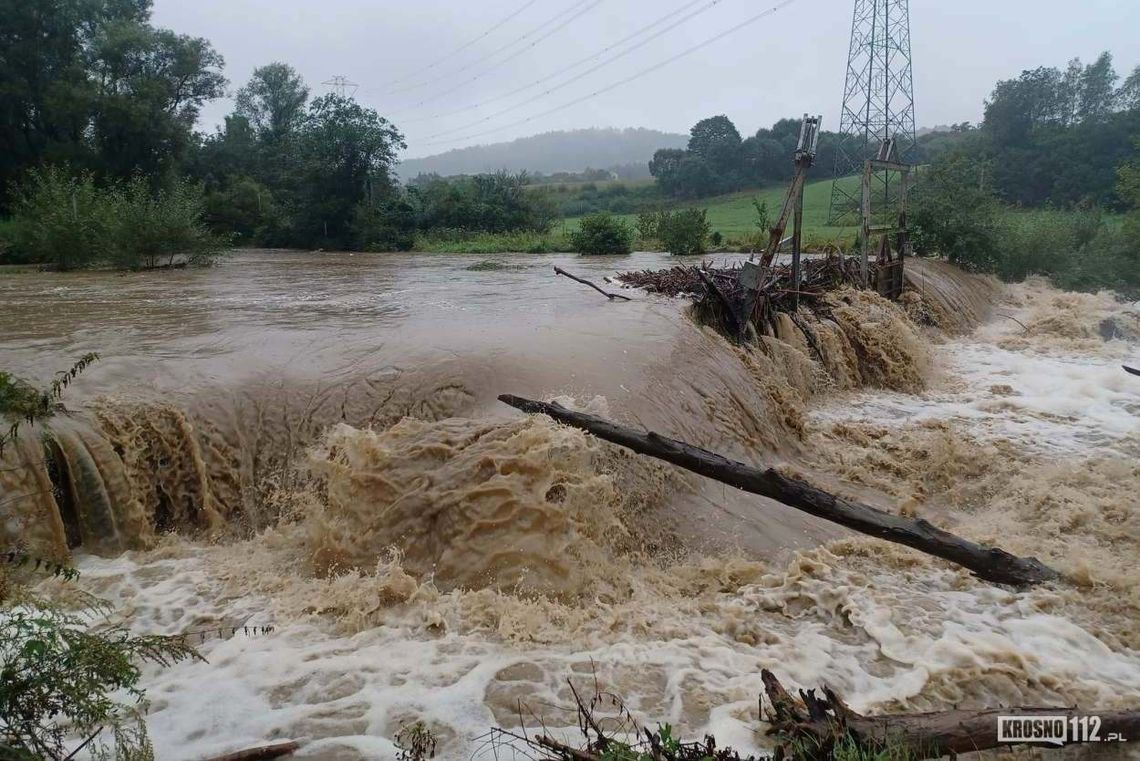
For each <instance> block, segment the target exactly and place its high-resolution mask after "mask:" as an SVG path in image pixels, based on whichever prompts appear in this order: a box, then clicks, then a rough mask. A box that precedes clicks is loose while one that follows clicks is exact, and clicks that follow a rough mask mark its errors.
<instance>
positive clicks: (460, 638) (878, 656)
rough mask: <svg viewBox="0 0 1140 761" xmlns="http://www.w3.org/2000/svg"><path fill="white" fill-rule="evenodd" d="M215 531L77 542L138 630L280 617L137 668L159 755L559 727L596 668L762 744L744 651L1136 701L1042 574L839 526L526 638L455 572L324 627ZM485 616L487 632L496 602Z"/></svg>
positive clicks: (919, 691)
mask: <svg viewBox="0 0 1140 761" xmlns="http://www.w3.org/2000/svg"><path fill="white" fill-rule="evenodd" d="M236 551H238V552H243V551H248V552H249V553H250V554H254V555H256V554H258V553H263V548H261V547H258V546H255V545H254V544H253V543H250V544H248V545H246V546H245V548H244V549H243V548H242V547H240V546H239V547H238V548H237V550H236ZM233 552H234V548H232V547H231V548H212V547H207V546H194V545H189V544H183V545H180V546H179V547H178V548H177V549H172V550H170V551H167V552H165V553H163V554H165V555H166V557H165V558H162V557H155V556H154V555H151V556H147V555H137V554H128V555H124V556H122V557H120V558H117V559H114V560H102V559H98V558H94V557H84V558H82V559H81V560H80V563H79V566H80V568H81V569H82V571H83V578H84V583H85V585H86V586H87V587H88V588H91V589H94V590H96V591H98V592H99V593H100V594H101V595H102V596H104V597H105V598H107V599H109V600H111V601H112V602H113V603H114V604H115V607H116V615H117V616H119V617H122V618H123V619H124V620H125V621H127V622H129V625H130V626H132V627H133V628H135V629H137V630H139V631H150V632H156V631H157V632H166V633H178V632H184V631H188V630H198V629H203V628H208V627H211V626H214V627H216V626H218V625H221V626H222V627H224V628H225V629H227V630H228V629H229V628H231V627H235V626H236V627H240V626H243V625H267V624H272V625H274V626H275V627H276V628H275V630H274V631H273V632H272V633H271V634H268V635H263V636H244V635H243V634H242V633H240V632H239V633H238V634H237V635H236V636H229V632H228V631H227V632H225V636H223V637H222V638H217V637H214V638H210V639H207V640H206V642H205V643H204V644H203V645H202V647H201V652H202V654H203V655H204V656H205V657H206V658H207V660H208V663H200V662H193V663H183V664H180V665H177V666H175V667H173V668H169V669H165V670H157V669H149V670H148V672H147V679H146V682H147V688H148V697H149V699H150V700H151V701H152V707H151V709H150V712H149V715H148V725H149V728H150V733H151V737H152V739H153V741H154V744H155V747H156V750H157V754H158V757H160V758H163V759H174V760H175V761H177V760H179V759H187V760H191V759H198V758H203V757H207V756H210V755H211V754H216V753H222V752H226V751H231V750H234V749H238V748H242V747H248V746H254V745H258V744H264V743H266V742H272V741H279V740H285V739H296V740H300V741H302V742H303V743H304V746H303V750H302V752H301V754H300V756H301V757H319V758H394V757H395V754H396V752H397V749H396V747H395V746H394V744H393V738H394V737H395V733H396V732H397V731H398V729H399V728H400V726H401V725H402V724H405V723H408V722H411V721H415V720H420V721H423V722H425V723H426V724H427V725H428V726H429V727H431V728H433V730H434V731H435V732H436V734H437V736H438V737H439V738H440V741H441V742H440V747H439V754H438V757H440V758H444V759H460V758H470V757H472V756H473V755H477V754H479V753H480V752H481V751H482V752H488V753H489V750H488V749H487V748H486V747H485V746H484V742H485V736H486V734H487V731H488V730H489V728H491V727H492V726H496V725H500V726H507V727H513V726H517V725H518V721H517V714H516V712H517V710H518V708H517V703H516V701H518V700H521V701H522V702H523V705H524V706H526V708H524V711H527V714H526V716H527V723H528V724H529V725H530V726H531V728H534V727H535V726H536V725H537V724H538V717H541V718H542V719H543V720H545V721H546V722H547V724H548V727H550V728H552V729H553V730H554V731H555V732H556V733H557V734H559V735H561V736H564V737H565V738H566V739H568V740H573V739H574V738H575V731H574V720H573V714H572V713H571V712H570V709H571V708H572V706H573V703H572V701H571V696H570V694H569V692H568V690H567V688H566V686H565V680H566V679H567V677H573V678H574V679H575V680H576V682H577V684H578V685H579V687H580V688H584V689H587V690H588V689H590V688H592V682H593V680H594V679H595V678H597V679H598V680H599V682H600V685H601V686H602V687H603V688H605V689H609V690H613V691H614V692H616V693H618V694H620V695H621V696H622V697H623V698H624V699H625V700H626V701H628V704H629V706H630V708H631V709H632V710H633V713H634V715H635V716H636V717H637V718H638V719H639V720H640V721H642V722H643V723H644V724H645V725H647V726H650V727H652V726H654V724H655V722H658V721H660V722H670V723H672V724H674V725H675V726H677V727H679V730H680V731H681V732H682V733H683V734H684V735H685V736H686V737H700V736H702V735H703V733H705V732H708V733H711V734H713V735H714V736H716V737H717V738H718V739H719V741H720V742H721V744H722V745H726V744H727V745H732V746H734V747H736V748H737V749H739V750H742V751H747V752H761V751H763V749H764V745H765V738H764V735H763V734H762V731H763V729H764V725H763V724H761V723H759V722H758V717H757V709H756V705H757V696H758V695H759V694H760V693H761V691H762V684H761V681H760V670H761V669H762V668H770V669H774V670H776V671H777V672H778V673H779V675H780V677H781V679H783V680H784V681H785V683H786V684H788V685H789V686H793V685H794V686H802V687H817V686H820V685H822V684H827V685H830V686H832V687H833V688H835V689H837V690H838V691H839V692H840V694H843V695H844V696H846V698H847V699H848V700H849V702H850V703H851V704H852V706H853V707H854V708H855V709H856V710H874V709H882V708H883V707H890V706H896V707H914V708H919V709H922V708H929V707H931V706H944V705H947V704H950V703H962V704H964V705H970V704H979V705H981V704H993V703H1005V704H1016V703H1025V702H1031V703H1032V702H1043V703H1053V704H1058V705H1061V704H1069V703H1071V702H1073V701H1077V700H1079V701H1080V702H1081V703H1082V704H1084V705H1094V704H1095V705H1101V706H1108V705H1117V704H1120V703H1127V702H1129V701H1132V702H1133V703H1134V702H1135V701H1136V700H1140V653H1136V652H1133V651H1128V650H1125V651H1114V650H1112V649H1111V648H1109V647H1108V646H1106V645H1105V644H1104V643H1103V642H1101V641H1100V640H1098V639H1097V638H1095V637H1094V636H1092V635H1091V634H1090V633H1089V632H1088V631H1086V630H1085V629H1083V628H1081V627H1080V626H1078V625H1077V624H1075V623H1073V622H1071V621H1069V620H1066V619H1065V618H1063V617H1061V616H1058V615H1052V614H1050V613H1048V612H1044V611H1045V610H1047V609H1048V608H1049V606H1050V604H1051V601H1050V596H1051V593H1049V592H1033V593H1027V594H1013V593H1010V592H1007V591H1003V590H1000V589H994V588H991V587H986V586H981V585H974V584H972V583H970V582H966V581H965V577H964V574H962V573H960V572H955V571H950V570H938V569H932V568H930V567H928V566H926V565H923V564H922V563H921V562H920V561H918V560H916V559H915V558H911V560H912V561H913V562H916V563H919V564H918V565H917V566H915V568H914V569H913V572H911V571H900V570H897V569H894V568H892V567H891V566H892V563H890V562H884V560H888V561H889V560H890V559H891V558H892V557H894V555H893V554H892V553H893V550H891V551H890V552H888V553H887V555H886V556H884V557H876V558H872V559H870V560H868V561H866V562H864V559H862V558H861V557H860V553H861V551H859V550H858V546H857V545H856V549H855V551H854V554H852V555H849V556H846V557H837V556H835V555H832V554H831V553H829V552H827V551H826V550H817V551H813V552H811V553H807V554H806V555H803V556H800V557H798V558H797V559H796V560H795V561H793V562H792V564H791V565H790V566H789V567H787V568H786V569H781V571H780V572H779V573H775V574H771V575H767V576H765V577H763V578H761V579H759V580H757V581H755V582H754V583H749V584H744V585H741V586H739V587H738V588H735V589H733V590H732V591H730V592H720V591H709V590H706V591H704V592H702V593H700V594H699V595H698V596H697V598H696V599H694V600H691V601H685V600H673V599H666V598H661V599H645V600H641V601H639V602H637V603H630V604H629V608H628V615H627V614H625V613H623V612H622V611H620V610H618V611H616V614H614V615H611V613H614V612H613V611H606V610H605V609H604V606H603V605H602V604H600V603H595V605H597V606H598V610H597V618H596V620H595V621H593V622H586V623H581V622H580V623H579V625H578V626H576V627H567V628H566V630H565V632H564V638H558V637H554V638H549V637H548V635H543V636H547V638H548V641H542V642H534V641H526V640H525V638H523V639H522V640H520V639H518V638H517V637H516V638H508V637H504V636H496V632H495V629H494V623H492V624H491V626H488V624H487V622H486V621H483V620H481V619H478V617H477V616H476V615H475V613H474V610H475V609H474V605H473V602H478V600H474V601H473V600H472V597H471V596H472V595H474V596H475V597H476V598H478V597H479V595H480V593H460V592H454V593H450V594H448V595H444V596H442V597H438V598H436V599H434V600H432V599H429V598H430V596H429V598H425V599H422V600H419V601H416V600H413V601H412V602H411V603H409V604H406V605H397V606H393V607H392V608H391V609H388V610H386V611H384V612H383V613H382V614H381V618H383V619H384V623H382V624H379V625H376V626H370V627H366V628H364V629H363V630H361V631H358V632H356V633H345V632H338V630H337V628H336V627H335V626H333V624H332V623H331V620H330V618H328V617H326V616H322V615H319V614H316V613H312V614H308V613H306V612H305V611H294V612H292V613H291V614H285V613H283V612H282V611H281V610H280V606H275V605H274V604H273V603H272V601H271V599H270V598H269V597H267V596H264V595H261V594H259V593H256V592H252V593H250V594H234V591H233V589H232V582H233V579H229V578H227V571H226V567H227V564H228V563H229V562H230V559H231V558H232V557H233V554H232V553H233ZM902 552H904V553H905V552H906V551H902ZM265 557H267V558H269V557H271V555H265ZM904 565H905V563H904ZM270 572H271V571H267V573H270ZM298 583H300V582H299V581H298ZM484 594H485V593H484ZM362 596H366V595H362ZM324 613H328V611H324ZM500 615H501V616H502V617H501V618H500V619H499V620H498V628H499V632H500V634H501V633H502V631H504V630H505V629H506V628H507V627H509V625H510V623H509V622H507V621H506V620H505V617H506V615H507V614H505V613H502V612H500ZM517 615H519V616H520V620H521V617H522V615H523V614H522V613H521V612H520V613H517ZM514 623H515V624H517V623H518V622H517V621H516V622H514ZM595 675H596V676H595ZM530 712H533V714H531V713H530Z"/></svg>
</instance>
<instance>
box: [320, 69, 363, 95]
mask: <svg viewBox="0 0 1140 761" xmlns="http://www.w3.org/2000/svg"><path fill="white" fill-rule="evenodd" d="M321 84H322V85H327V86H328V88H329V89H330V90H332V91H333V92H335V93H336V94H337V95H339V96H340V97H342V98H343V97H345V95H348V96H349V97H352V96H353V95H356V90H357V88H359V87H360V85H358V84H356V83H355V82H350V81H348V77H346V76H343V75H341V74H337V75H336V76H335V77H333V78H332V79H326V80H325V81H324V82H321ZM350 87H351V88H352V92H351V93H350V92H348V88H350Z"/></svg>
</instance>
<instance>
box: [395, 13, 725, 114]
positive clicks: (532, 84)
mask: <svg viewBox="0 0 1140 761" xmlns="http://www.w3.org/2000/svg"><path fill="white" fill-rule="evenodd" d="M719 1H720V0H711V1H709V2H706V0H690V2H687V3H685V4H684V5H682V6H681V7H680V8H677V9H676V10H673V11H670V12H669V13H667V14H665V15H664V16H662V17H661V18H659V19H657V20H656V21H654V22H652V23H650V24H646V25H645V26H643V27H641V28H640V29H638V30H637V31H635V32H633V33H631V34H628V35H626V36H625V37H622V38H621V39H620V40H618V41H617V42H613V43H610V44H609V45H607V46H606V47H604V48H602V49H601V50H599V51H597V52H594V53H591V54H590V55H588V56H586V57H584V58H580V59H578V60H577V61H575V62H574V63H572V64H570V65H568V66H564V67H563V68H561V69H558V70H557V71H555V72H553V73H551V74H548V75H546V76H545V77H541V78H539V79H536V80H534V81H533V82H528V83H527V84H525V85H523V86H521V87H517V88H515V89H514V90H511V91H510V92H507V93H503V94H502V95H497V96H495V97H494V98H490V99H488V100H484V101H482V102H480V103H474V104H472V105H469V106H463V107H461V108H457V109H453V110H451V111H444V112H442V113H438V114H433V115H431V116H421V117H417V118H415V119H402V120H401V122H402V123H404V124H414V123H417V122H425V121H432V120H435V119H443V118H445V117H448V116H455V115H456V114H462V113H466V112H468V111H475V110H478V109H480V108H483V107H485V106H489V105H491V104H492V103H498V102H499V101H501V100H506V99H507V98H510V97H512V96H514V95H518V94H519V93H521V92H524V91H526V90H529V89H531V88H532V87H538V86H539V85H541V84H543V83H545V82H549V81H550V80H552V79H554V78H556V77H559V76H561V75H563V74H565V73H567V72H570V71H573V70H574V69H576V68H578V67H579V66H581V65H582V64H584V63H589V62H590V61H593V60H595V59H597V58H598V57H599V56H603V55H605V54H606V53H609V52H610V51H611V50H614V49H615V48H617V47H620V46H621V45H624V44H625V43H627V42H629V41H630V40H633V39H636V38H637V37H639V36H641V35H642V34H644V33H645V32H647V31H649V30H650V29H653V28H654V27H656V26H660V25H661V24H663V23H665V22H666V21H668V20H669V19H671V18H673V17H674V16H676V15H678V14H680V13H683V12H685V11H686V10H688V9H689V8H692V7H693V6H694V5H697V4H699V3H702V2H704V3H705V4H704V5H703V6H702V7H701V8H700V10H698V11H696V12H695V13H693V14H691V15H689V16H686V17H685V18H684V19H682V21H685V20H688V19H690V18H692V17H693V16H695V15H697V14H699V13H703V12H704V11H706V10H708V9H710V8H712V7H713V6H715V5H716V4H717V3H718V2H719ZM678 23H680V22H678ZM672 28H673V27H669V29H672ZM662 31H663V32H665V31H668V29H665V30H662ZM656 36H659V35H655V36H654V37H656ZM654 37H651V38H650V39H654ZM638 47H640V45H639V46H638ZM634 49H636V48H634ZM630 52H632V49H631V51H630ZM564 84H566V83H564ZM562 86H563V85H559V87H562ZM553 89H555V88H551V90H547V91H545V92H543V93H542V95H547V94H549V93H550V92H551V91H552V90H553ZM440 97H442V95H439V96H433V97H431V98H428V99H426V100H421V101H420V102H419V103H417V104H415V105H414V106H409V107H407V108H403V109H399V110H396V111H393V112H391V113H392V114H401V113H407V112H408V111H412V110H414V109H416V108H419V107H420V106H423V105H425V104H427V103H431V102H432V101H435V100H439V98H440ZM500 113H501V112H500ZM496 115H497V114H496Z"/></svg>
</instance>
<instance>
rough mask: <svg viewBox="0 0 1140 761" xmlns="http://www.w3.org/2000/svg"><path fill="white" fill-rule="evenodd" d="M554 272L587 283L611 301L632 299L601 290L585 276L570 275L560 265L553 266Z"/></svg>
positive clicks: (583, 283)
mask: <svg viewBox="0 0 1140 761" xmlns="http://www.w3.org/2000/svg"><path fill="white" fill-rule="evenodd" d="M554 274H556V275H563V276H565V277H568V278H570V279H571V280H575V281H577V282H579V283H581V284H582V285H588V286H590V287H591V288H593V289H594V290H595V291H597V292H598V293H600V294H602V295H603V296H605V297H606V298H607V299H609V300H610V301H613V300H614V299H623V300H625V301H633V299H631V298H630V297H629V296H622V295H621V294H620V293H610V292H609V291H603V290H602V289H601V288H599V287H598V286H596V285H594V284H593V283H591V282H590V281H589V280H586V279H585V278H580V277H578V276H577V275H571V274H570V273H569V272H567V271H566V270H564V269H562V268H561V267H555V268H554Z"/></svg>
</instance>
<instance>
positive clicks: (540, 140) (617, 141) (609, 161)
mask: <svg viewBox="0 0 1140 761" xmlns="http://www.w3.org/2000/svg"><path fill="white" fill-rule="evenodd" d="M688 140H689V136H688V135H674V134H670V133H668V132H660V131H658V130H653V129H643V128H637V129H578V130H569V131H559V132H544V133H543V134H541V135H533V136H531V137H523V138H519V139H518V140H512V141H511V142H509V143H494V144H492V145H477V146H472V147H470V148H458V149H456V150H451V151H447V152H446V153H440V154H438V155H435V156H427V157H425V158H419V159H408V160H407V161H404V162H402V163H401V164H400V167H399V170H398V171H399V174H400V177H402V178H404V179H405V180H411V179H413V178H414V177H415V176H416V175H419V174H431V173H435V174H439V175H442V176H444V177H447V176H449V175H455V174H479V173H481V172H494V171H497V170H499V169H506V170H508V171H512V172H521V171H527V172H542V173H543V174H551V173H553V172H580V171H582V170H583V169H610V168H614V167H621V166H629V165H637V167H636V171H637V172H638V173H639V176H643V177H648V176H649V169H648V164H649V160H650V159H651V158H653V153H654V151H656V150H658V149H659V148H684V147H685V145H686V143H687V142H688ZM633 169H634V168H633V167H630V170H633ZM622 174H625V172H622Z"/></svg>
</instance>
